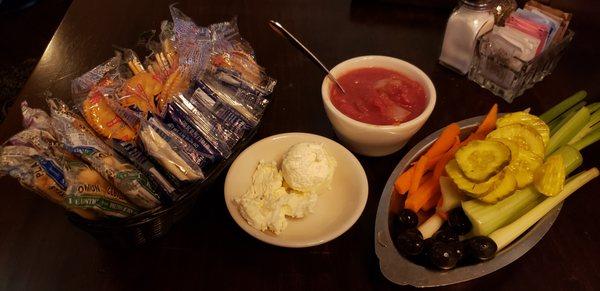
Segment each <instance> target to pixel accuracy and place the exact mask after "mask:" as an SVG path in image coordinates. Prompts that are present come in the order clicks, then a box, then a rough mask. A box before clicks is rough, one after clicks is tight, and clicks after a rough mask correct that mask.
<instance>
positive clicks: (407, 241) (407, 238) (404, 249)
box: [396, 228, 424, 256]
mask: <svg viewBox="0 0 600 291" xmlns="http://www.w3.org/2000/svg"><path fill="white" fill-rule="evenodd" d="M396 245H397V246H398V249H399V250H400V253H402V254H404V255H406V256H416V255H418V254H420V253H421V252H422V251H423V247H424V244H423V235H421V233H420V232H419V230H418V229H416V228H409V229H407V230H404V231H402V232H400V234H398V236H397V237H396Z"/></svg>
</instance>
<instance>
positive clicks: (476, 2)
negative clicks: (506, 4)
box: [439, 0, 497, 75]
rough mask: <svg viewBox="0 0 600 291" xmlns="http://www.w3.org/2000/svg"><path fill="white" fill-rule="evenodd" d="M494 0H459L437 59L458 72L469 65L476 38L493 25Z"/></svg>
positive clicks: (463, 71)
mask: <svg viewBox="0 0 600 291" xmlns="http://www.w3.org/2000/svg"><path fill="white" fill-rule="evenodd" d="M496 3H497V1H496V0H460V2H459V3H458V6H456V8H455V9H454V11H453V12H452V14H451V15H450V18H448V23H447V24H446V32H445V34H444V42H443V44H442V53H441V55H440V58H439V61H440V63H441V64H442V65H444V66H446V67H449V68H451V69H453V70H455V71H457V72H459V73H461V74H463V75H464V74H466V73H467V72H468V71H469V69H470V68H471V64H472V62H473V56H474V54H475V46H476V44H477V39H478V38H479V37H480V36H482V35H483V34H485V33H486V32H488V31H490V30H492V28H493V27H494V22H495V18H494V9H495V8H496V6H497V5H496Z"/></svg>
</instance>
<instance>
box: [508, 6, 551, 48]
mask: <svg viewBox="0 0 600 291" xmlns="http://www.w3.org/2000/svg"><path fill="white" fill-rule="evenodd" d="M505 26H508V27H511V28H514V29H517V30H519V31H522V32H524V33H526V34H528V35H531V36H533V37H535V38H537V39H539V40H540V44H539V46H538V47H537V49H536V56H537V55H539V54H540V53H541V52H542V50H543V49H544V47H546V40H547V39H548V34H549V33H550V31H549V30H548V27H547V26H545V25H541V24H539V23H536V22H534V21H531V20H529V19H525V18H522V17H520V16H518V15H516V14H514V13H513V14H511V15H510V16H509V17H508V19H507V20H506V23H505Z"/></svg>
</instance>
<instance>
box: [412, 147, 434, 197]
mask: <svg viewBox="0 0 600 291" xmlns="http://www.w3.org/2000/svg"><path fill="white" fill-rule="evenodd" d="M427 160H429V158H428V157H427V156H421V157H420V158H419V161H418V162H417V164H416V165H415V171H414V173H413V177H412V179H411V181H410V188H409V189H408V195H409V196H413V195H417V193H418V192H417V190H418V189H419V184H420V183H421V178H422V177H423V174H425V164H427ZM407 199H409V198H407Z"/></svg>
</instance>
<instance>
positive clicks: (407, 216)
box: [396, 209, 419, 229]
mask: <svg viewBox="0 0 600 291" xmlns="http://www.w3.org/2000/svg"><path fill="white" fill-rule="evenodd" d="M396 223H397V225H398V227H399V228H400V229H409V228H414V227H417V225H418V224H419V217H417V214H415V213H414V212H412V211H411V210H409V209H402V210H400V212H399V213H398V215H397V216H396Z"/></svg>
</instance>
